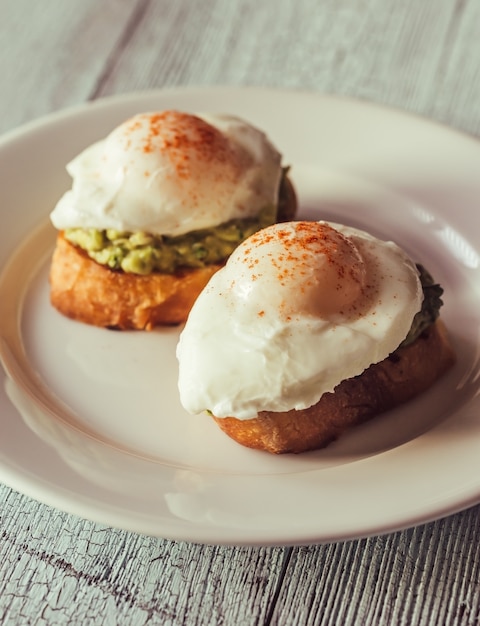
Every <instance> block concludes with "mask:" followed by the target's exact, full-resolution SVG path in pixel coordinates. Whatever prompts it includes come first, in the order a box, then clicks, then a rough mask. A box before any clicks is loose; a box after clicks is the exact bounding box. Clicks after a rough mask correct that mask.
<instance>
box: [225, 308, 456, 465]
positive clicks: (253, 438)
mask: <svg viewBox="0 0 480 626" xmlns="http://www.w3.org/2000/svg"><path fill="white" fill-rule="evenodd" d="M454 362H455V355H454V352H453V350H452V347H451V345H450V342H449V340H448V336H447V333H446V330H445V327H444V325H443V324H442V322H441V321H440V320H437V321H436V322H435V323H434V324H432V325H431V326H430V327H429V328H427V330H426V331H424V332H423V333H422V334H421V335H420V336H419V337H418V338H417V339H416V340H415V341H414V342H413V343H411V344H410V345H408V346H406V347H404V348H399V349H398V350H396V351H395V352H394V353H393V354H392V355H390V356H389V357H388V358H387V359H385V360H384V361H381V362H380V363H377V364H375V365H371V366H370V367H369V368H368V369H367V370H365V371H364V372H363V373H362V374H360V375H359V376H356V377H355V378H349V379H348V380H344V381H343V382H341V383H340V384H339V385H338V386H337V387H336V388H335V390H334V391H333V392H332V393H325V394H324V395H323V396H322V397H321V398H320V400H319V402H318V403H317V404H315V405H313V406H311V407H309V408H308V409H303V410H298V411H296V410H292V411H286V412H282V413H274V412H269V411H263V412H261V413H259V415H258V417H256V418H254V419H250V420H238V419H235V418H233V417H226V418H217V417H214V419H215V421H216V423H217V424H218V425H219V426H220V428H221V429H222V430H223V431H224V432H225V433H226V434H227V435H229V436H230V437H231V438H232V439H235V441H237V442H238V443H241V444H242V445H244V446H247V447H250V448H256V449H258V450H265V451H267V452H272V453H276V454H280V453H284V452H295V453H298V452H305V451H307V450H315V449H318V448H322V447H324V446H326V445H328V444H329V443H330V442H331V441H333V440H335V439H337V438H338V436H339V435H341V434H342V433H343V432H344V431H345V430H346V429H348V428H350V427H352V426H354V425H356V424H360V423H361V422H364V421H366V420H368V419H371V418H372V417H374V416H376V415H378V414H380V413H383V412H384V411H387V410H389V409H392V408H394V407H396V406H398V405H400V404H402V403H404V402H406V401H408V400H410V399H412V398H413V397H414V396H416V395H418V394H420V393H422V392H423V391H425V390H427V389H428V388H429V387H430V386H431V385H433V383H434V382H435V381H436V380H437V379H438V378H440V376H442V375H443V374H444V373H445V372H446V371H447V370H448V369H449V368H450V367H452V365H453V364H454Z"/></svg>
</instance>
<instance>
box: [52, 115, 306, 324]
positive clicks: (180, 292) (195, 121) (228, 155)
mask: <svg viewBox="0 0 480 626" xmlns="http://www.w3.org/2000/svg"><path fill="white" fill-rule="evenodd" d="M67 170H68V172H69V174H70V175H71V176H72V178H73V185H72V188H71V189H70V190H69V191H67V192H66V193H65V195H64V196H63V197H62V198H61V199H60V201H59V202H58V204H57V206H56V207H55V209H54V210H53V212H52V214H51V220H52V222H53V225H54V226H55V227H56V228H57V229H58V231H59V233H58V237H57V243H56V248H55V251H54V254H53V259H52V264H51V271H50V285H51V301H52V304H53V305H54V306H55V307H56V308H57V309H58V310H59V311H60V312H61V313H63V314H64V315H66V316H68V317H71V318H73V319H76V320H79V321H82V322H86V323H89V324H94V325H96V326H102V327H109V328H118V329H128V328H133V329H151V328H153V327H154V326H156V325H160V324H178V323H180V322H183V321H184V320H185V319H186V317H187V315H188V312H189V310H190V308H191V306H192V304H193V302H194V301H195V299H196V297H197V295H198V293H199V292H200V291H201V290H202V289H203V287H204V286H205V284H206V283H207V281H208V280H209V278H210V277H211V276H212V275H213V274H214V273H215V272H216V271H217V270H218V269H219V268H220V267H222V266H223V264H224V263H225V261H226V259H227V258H228V256H229V255H230V254H231V252H232V251H233V250H234V249H235V248H236V246H238V244H239V243H241V242H242V241H243V240H244V239H246V238H247V237H248V236H249V235H251V234H252V233H254V232H256V231H257V230H258V229H260V228H263V227H265V226H267V225H269V224H272V223H274V222H277V221H282V220H288V219H292V218H293V217H294V215H295V211H296V198H295V193H294V190H293V187H292V185H291V183H290V181H289V179H288V175H287V170H286V168H285V167H283V166H282V163H281V155H280V153H279V152H278V151H277V150H276V148H275V147H274V146H273V145H272V144H271V143H270V141H269V140H268V138H267V137H266V135H265V134H264V133H263V132H262V131H260V130H258V129H257V128H255V127H253V126H251V125H250V124H248V123H247V122H244V121H242V120H240V119H238V118H236V117H232V116H229V115H191V114H188V113H183V112H180V111H162V112H155V113H143V114H139V115H136V116H135V117H133V118H131V119H129V120H127V121H126V122H124V123H123V124H121V125H120V126H119V127H118V128H116V129H115V130H113V131H112V132H111V133H110V134H109V135H108V137H106V139H104V140H101V141H99V142H97V143H95V144H93V145H91V146H90V147H88V148H87V149H86V150H84V151H83V152H82V153H81V154H80V155H79V156H77V157H76V158H75V159H74V160H73V161H72V162H71V163H69V164H68V166H67Z"/></svg>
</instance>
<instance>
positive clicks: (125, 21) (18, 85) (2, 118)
mask: <svg viewBox="0 0 480 626" xmlns="http://www.w3.org/2000/svg"><path fill="white" fill-rule="evenodd" d="M137 4H138V3H135V2H130V1H129V0H102V1H101V2H97V0H82V2H64V0H44V1H43V2H31V1H30V0H0V47H1V50H2V54H0V76H1V79H2V87H1V94H2V95H1V99H0V132H4V131H5V130H9V129H10V128H13V127H15V126H18V125H20V124H22V123H23V122H26V121H30V120H32V119H34V118H36V117H39V116H41V115H44V114H47V113H50V112H52V111H56V110H59V109H62V108H64V107H66V106H70V105H74V104H79V103H82V102H85V100H88V99H89V98H90V97H91V96H92V94H94V93H95V91H96V89H97V85H98V83H99V82H101V80H102V77H103V73H104V71H105V68H106V67H108V63H109V60H110V58H111V56H112V55H113V54H114V53H115V50H116V48H117V46H118V45H120V44H121V42H122V41H123V39H122V37H123V35H124V33H125V32H126V31H128V29H129V26H130V22H131V21H132V22H134V21H135V18H136V5H137Z"/></svg>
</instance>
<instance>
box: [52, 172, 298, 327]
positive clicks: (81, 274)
mask: <svg viewBox="0 0 480 626" xmlns="http://www.w3.org/2000/svg"><path fill="white" fill-rule="evenodd" d="M296 211H297V197H296V193H295V189H294V187H293V185H292V182H291V180H290V179H289V178H288V176H285V177H283V178H282V185H281V189H280V194H279V205H278V216H277V217H278V221H282V222H283V221H288V220H292V219H294V217H295V214H296ZM224 264H225V263H224V262H222V263H217V264H212V265H209V266H207V267H203V268H195V269H191V268H185V269H181V270H179V271H177V272H176V273H175V274H160V273H155V274H150V275H148V276H139V275H136V274H128V273H124V272H122V271H114V270H111V269H109V268H108V267H106V266H103V265H100V264H99V263H96V262H95V261H94V260H93V259H91V258H90V257H89V256H88V255H87V254H86V253H85V252H84V251H83V250H82V249H81V248H78V247H76V246H74V245H73V244H71V243H69V242H68V241H67V240H66V239H65V238H64V236H63V234H62V232H60V233H59V234H58V237H57V242H56V247H55V250H54V253H53V257H52V263H51V267H50V277H49V278H50V301H51V303H52V305H53V306H54V307H55V308H56V309H57V310H58V311H60V313H63V315H66V316H67V317H70V318H72V319H75V320H77V321H79V322H84V323H86V324H92V325H94V326H101V327H105V328H115V329H118V330H127V329H136V330H151V329H152V328H154V327H155V326H161V325H167V324H180V323H182V322H185V320H186V319H187V316H188V314H189V312H190V309H191V308H192V306H193V303H194V302H195V300H196V299H197V297H198V295H199V294H200V292H201V291H202V289H203V288H204V287H205V285H206V284H207V282H208V281H209V279H210V277H211V276H212V275H213V274H214V273H215V272H216V271H218V270H219V269H220V268H221V267H223V265H224Z"/></svg>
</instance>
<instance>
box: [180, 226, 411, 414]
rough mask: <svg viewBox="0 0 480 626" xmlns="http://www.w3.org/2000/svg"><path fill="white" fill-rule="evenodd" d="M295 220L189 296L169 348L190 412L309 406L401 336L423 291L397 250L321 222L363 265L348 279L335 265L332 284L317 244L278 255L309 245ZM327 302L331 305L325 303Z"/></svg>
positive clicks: (241, 250) (254, 242) (271, 230)
mask: <svg viewBox="0 0 480 626" xmlns="http://www.w3.org/2000/svg"><path fill="white" fill-rule="evenodd" d="M299 224H301V222H300V223H298V222H291V223H288V224H275V225H273V226H271V227H268V228H267V229H264V230H263V231H260V233H257V234H256V235H253V236H252V237H250V238H249V239H247V240H246V241H245V242H243V243H242V244H241V245H240V246H239V247H238V248H237V250H236V251H235V252H234V253H233V255H232V256H231V257H230V259H229V261H228V262H227V264H226V266H225V267H224V268H223V269H222V270H220V271H219V272H218V273H217V274H215V275H214V276H213V277H212V279H211V280H210V282H209V284H208V285H207V287H206V288H205V290H204V291H203V293H202V294H200V296H199V298H198V299H197V301H196V303H195V305H194V307H193V309H192V311H191V312H190V316H189V318H188V320H187V323H186V326H185V328H184V330H183V331H182V333H181V336H180V340H179V343H178V346H177V357H178V360H179V381H178V385H179V391H180V399H181V402H182V404H183V406H184V407H185V408H186V409H187V410H188V411H189V412H191V413H200V412H201V411H203V410H206V409H208V410H210V411H212V413H213V414H214V415H215V416H217V417H227V416H232V417H236V418H238V419H250V418H254V417H256V416H257V414H258V412H260V411H275V412H280V411H290V410H292V409H304V408H307V407H309V406H311V405H313V404H315V403H316V402H318V400H319V399H320V397H321V396H322V395H323V394H324V393H325V392H328V391H333V389H334V388H335V387H336V386H337V385H338V384H339V383H340V382H341V381H342V380H345V379H347V378H351V377H353V376H356V375H358V374H360V373H361V372H363V371H364V370H365V369H366V368H367V367H368V366H369V365H371V364H372V363H378V362H379V361H382V360H383V359H385V358H386V357H387V356H388V355H389V354H391V353H392V352H393V351H394V350H395V349H396V348H397V347H398V346H399V345H400V343H401V342H402V341H403V339H404V338H405V337H406V335H407V333H408V331H409V330H410V327H411V324H412V320H413V317H414V316H415V314H416V313H417V312H418V311H419V310H420V308H421V303H422V299H423V294H422V289H421V284H420V280H419V277H418V272H417V270H416V267H415V265H414V263H413V262H412V261H411V260H410V259H409V258H408V256H407V255H406V254H405V252H404V251H403V250H402V249H401V248H399V247H398V246H397V245H396V244H394V243H393V242H385V241H381V240H379V239H376V238H375V237H373V236H371V235H369V234H368V233H366V232H363V231H360V230H357V229H354V228H349V227H346V226H342V225H338V224H327V223H326V222H319V223H318V224H319V225H325V226H327V227H330V228H333V229H335V231H336V232H337V233H339V234H340V236H341V237H342V239H346V240H347V242H348V245H349V246H350V248H351V252H349V251H348V250H347V251H346V252H345V259H346V260H345V264H344V266H345V268H347V269H351V268H352V267H353V266H354V265H355V264H358V265H359V266H360V269H361V272H360V273H358V274H356V275H355V276H354V277H353V278H352V275H351V274H350V275H349V276H347V274H346V273H345V272H343V271H340V272H338V278H339V280H340V278H341V276H342V274H343V275H344V276H343V279H342V281H343V282H342V285H340V287H338V285H337V286H335V285H334V282H332V275H331V274H329V272H330V270H328V271H325V258H322V257H323V253H322V252H321V251H320V252H319V251H318V250H317V249H316V248H315V254H308V253H307V254H306V256H305V259H304V260H302V261H301V262H299V256H298V255H297V254H293V255H292V254H287V253H286V252H288V246H287V247H286V245H285V242H286V241H290V242H291V241H300V242H301V243H300V244H299V246H298V249H299V250H304V249H305V248H308V246H309V245H310V244H308V243H307V239H305V237H308V229H307V234H305V232H302V231H301V228H300V227H299ZM324 230H325V229H324ZM326 232H327V235H328V237H327V238H330V237H331V235H330V234H328V232H329V231H326ZM265 233H267V234H268V241H266V239H265ZM302 237H303V238H304V239H302ZM310 239H311V238H310ZM329 245H330V248H329V249H328V250H330V251H331V250H336V249H337V247H338V246H337V243H335V241H333V242H332V241H329ZM290 246H291V244H290ZM336 246H337V247H336ZM326 253H327V254H330V252H329V251H327V252H326ZM342 254H343V253H342ZM357 255H358V256H357ZM302 258H303V257H302ZM341 258H343V257H341ZM307 265H308V266H309V267H310V270H311V274H308V272H306V271H304V270H305V267H306V266H307ZM337 265H338V264H337ZM332 267H333V266H332ZM335 267H337V266H335ZM337 269H338V267H337ZM357 269H358V268H357ZM356 271H357V270H355V272H356ZM285 276H287V277H289V276H290V277H291V279H288V280H285ZM312 276H313V277H314V279H312ZM282 277H283V278H282ZM352 280H353V283H352ZM358 281H360V282H361V289H360V291H358V293H356V295H354V296H353V299H352V301H349V297H348V294H347V299H346V300H345V301H343V300H342V298H340V299H339V296H338V293H337V289H340V290H341V289H344V288H346V289H347V290H348V289H349V288H351V287H352V285H354V286H355V285H356V284H357V282H358ZM355 289H356V287H355ZM322 290H324V292H323V294H322V297H321V298H320V300H319V299H318V293H319V292H320V293H321V292H322ZM330 300H332V301H334V302H336V303H337V305H336V306H337V309H336V310H335V307H334V308H332V307H328V306H327V307H326V305H325V303H328V302H329V301H330ZM319 302H320V304H318V303H319ZM322 303H323V304H322ZM325 307H326V308H325Z"/></svg>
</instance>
